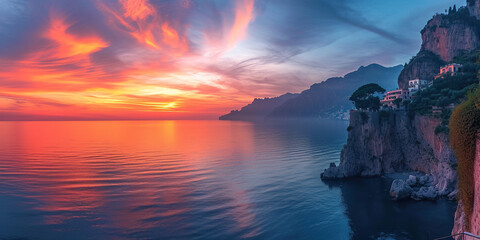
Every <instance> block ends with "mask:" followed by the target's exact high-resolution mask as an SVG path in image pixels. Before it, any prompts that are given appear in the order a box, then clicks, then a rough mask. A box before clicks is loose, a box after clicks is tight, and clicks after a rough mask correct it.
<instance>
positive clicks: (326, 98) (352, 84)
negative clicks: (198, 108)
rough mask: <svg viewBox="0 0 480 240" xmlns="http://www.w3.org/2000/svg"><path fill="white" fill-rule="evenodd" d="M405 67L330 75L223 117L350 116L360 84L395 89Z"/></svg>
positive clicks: (254, 118)
mask: <svg viewBox="0 0 480 240" xmlns="http://www.w3.org/2000/svg"><path fill="white" fill-rule="evenodd" d="M402 69H403V66H402V65H398V66H394V67H384V66H381V65H378V64H371V65H368V66H366V67H364V66H362V67H360V68H359V69H358V70H357V71H354V72H351V73H349V74H347V75H345V76H344V77H334V78H329V79H327V80H326V81H324V82H321V83H315V84H313V85H312V86H310V89H307V90H305V91H303V92H301V93H299V94H292V93H287V94H284V95H281V96H279V97H274V98H264V99H259V98H256V99H255V100H254V101H253V102H252V103H250V104H248V105H247V106H245V107H243V108H242V109H241V110H233V111H231V112H230V113H229V114H226V115H223V116H221V117H220V120H247V121H249V120H250V121H256V120H262V119H264V118H306V117H323V118H336V119H348V116H349V114H348V112H349V110H350V109H352V107H353V105H352V103H351V102H350V101H349V100H348V98H349V97H350V95H351V94H352V93H353V92H354V91H355V90H356V89H357V88H359V87H360V86H362V85H364V84H367V83H377V84H379V85H380V86H382V87H383V88H385V89H387V90H388V89H395V88H396V87H397V79H398V76H399V74H400V72H401V71H402Z"/></svg>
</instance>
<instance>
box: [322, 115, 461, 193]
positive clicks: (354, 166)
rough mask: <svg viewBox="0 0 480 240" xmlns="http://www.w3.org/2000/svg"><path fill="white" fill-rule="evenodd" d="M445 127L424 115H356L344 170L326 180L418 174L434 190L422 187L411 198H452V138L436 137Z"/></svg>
mask: <svg viewBox="0 0 480 240" xmlns="http://www.w3.org/2000/svg"><path fill="white" fill-rule="evenodd" d="M440 121H441V120H440V119H437V118H432V117H427V116H420V115H416V116H415V117H413V119H410V118H409V116H408V115H407V113H406V112H403V111H398V112H360V111H352V112H351V114H350V126H349V134H348V140H347V144H346V145H345V146H344V148H343V150H342V153H341V157H340V165H339V166H331V167H330V168H328V169H326V170H325V172H324V173H323V174H322V176H321V177H322V179H338V178H347V177H357V176H380V175H383V174H388V173H395V172H408V171H416V172H421V173H424V174H426V175H428V176H430V177H431V178H432V184H431V186H432V187H433V189H429V186H419V188H418V190H417V191H411V192H410V196H411V197H412V198H417V199H419V198H423V196H425V198H429V197H428V196H431V194H430V192H432V191H436V192H437V194H438V196H447V195H448V194H450V193H451V192H453V191H455V189H456V182H457V175H456V171H455V166H456V163H457V160H456V158H455V156H454V154H453V151H452V150H451V148H450V146H449V142H448V137H447V136H446V135H445V134H443V133H439V134H435V128H436V127H437V126H438V125H439V124H440ZM399 185H401V184H399ZM422 187H426V188H422ZM435 197H436V196H435Z"/></svg>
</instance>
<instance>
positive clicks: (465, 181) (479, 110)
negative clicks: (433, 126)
mask: <svg viewBox="0 0 480 240" xmlns="http://www.w3.org/2000/svg"><path fill="white" fill-rule="evenodd" d="M479 102H480V89H478V88H477V90H476V91H475V92H470V93H469V94H468V98H467V100H466V101H465V102H463V103H462V104H460V105H458V106H457V107H456V108H455V110H454V111H453V113H452V116H451V118H450V145H451V146H452V148H453V150H454V151H455V155H456V157H457V159H458V192H459V197H460V199H461V201H462V203H463V205H464V211H465V215H466V219H467V223H466V226H469V222H468V221H469V219H470V216H471V214H472V211H473V202H474V176H473V164H474V160H475V147H476V136H477V132H478V130H479V129H480V105H479V104H478V103H479Z"/></svg>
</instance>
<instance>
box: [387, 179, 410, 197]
mask: <svg viewBox="0 0 480 240" xmlns="http://www.w3.org/2000/svg"><path fill="white" fill-rule="evenodd" d="M412 191H413V190H412V188H411V187H410V186H409V185H408V184H407V183H406V182H405V181H404V180H402V179H395V180H394V181H393V183H392V186H391V188H390V196H391V197H392V198H393V200H402V199H406V198H409V197H410V195H411V194H412Z"/></svg>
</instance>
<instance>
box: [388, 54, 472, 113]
mask: <svg viewBox="0 0 480 240" xmlns="http://www.w3.org/2000/svg"><path fill="white" fill-rule="evenodd" d="M462 67H463V65H462V64H458V63H451V64H447V65H445V66H442V67H441V68H440V70H439V73H438V74H437V75H436V76H435V77H434V80H430V81H429V80H425V79H418V78H417V79H412V80H409V81H408V88H407V89H395V90H391V91H387V92H386V93H385V94H384V96H383V99H381V100H380V105H381V109H383V110H388V109H391V110H402V109H405V106H406V105H407V104H408V103H409V102H411V101H412V100H413V99H414V98H415V97H416V96H417V93H418V92H419V91H421V90H425V89H427V88H429V87H431V86H433V84H434V82H435V81H438V80H439V79H444V78H445V77H446V76H455V75H457V74H458V73H459V72H460V71H461V69H462ZM453 107H454V105H453V104H450V105H448V106H446V107H438V106H432V113H439V112H441V111H442V109H444V108H448V109H452V108H453Z"/></svg>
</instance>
